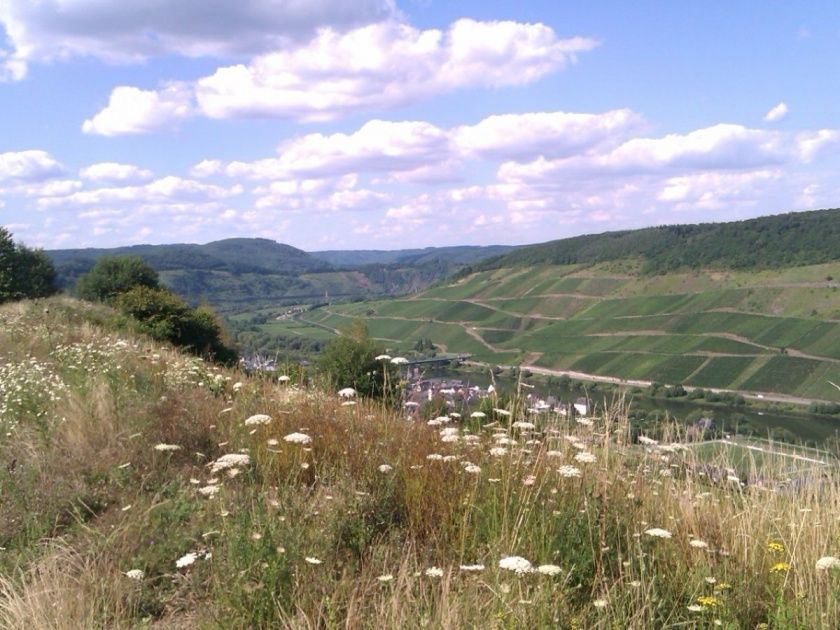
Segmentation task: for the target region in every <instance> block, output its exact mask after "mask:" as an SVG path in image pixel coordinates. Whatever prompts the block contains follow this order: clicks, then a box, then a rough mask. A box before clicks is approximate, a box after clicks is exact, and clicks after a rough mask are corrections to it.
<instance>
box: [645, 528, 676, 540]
mask: <svg viewBox="0 0 840 630" xmlns="http://www.w3.org/2000/svg"><path fill="white" fill-rule="evenodd" d="M645 534H647V535H648V536H653V537H654V538H670V537H671V532H669V531H668V530H667V529H661V528H659V527H652V528H650V529H646V530H645Z"/></svg>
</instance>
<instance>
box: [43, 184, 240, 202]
mask: <svg viewBox="0 0 840 630" xmlns="http://www.w3.org/2000/svg"><path fill="white" fill-rule="evenodd" d="M242 192H243V189H242V186H239V185H236V186H232V187H230V188H224V187H222V186H215V185H211V184H204V183H201V182H197V181H193V180H189V179H182V178H180V177H174V176H169V177H163V178H161V179H157V180H155V181H153V182H150V183H148V184H145V185H142V186H118V187H108V188H96V189H93V190H82V191H79V192H75V193H73V194H70V195H66V196H63V197H49V198H42V199H39V200H38V206H39V207H42V208H48V207H56V206H64V207H79V206H91V205H99V204H112V203H116V204H121V203H127V204H136V203H160V202H164V203H169V204H172V203H177V202H199V201H209V200H217V199H225V198H228V197H233V196H236V195H239V194H242Z"/></svg>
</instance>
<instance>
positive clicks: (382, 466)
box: [378, 464, 394, 473]
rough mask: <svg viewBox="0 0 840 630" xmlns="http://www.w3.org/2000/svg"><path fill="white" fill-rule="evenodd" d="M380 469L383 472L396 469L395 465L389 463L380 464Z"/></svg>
mask: <svg viewBox="0 0 840 630" xmlns="http://www.w3.org/2000/svg"><path fill="white" fill-rule="evenodd" d="M378 470H379V472H381V473H389V472H391V471H392V470H394V467H393V466H391V465H389V464H380V465H379V469H378Z"/></svg>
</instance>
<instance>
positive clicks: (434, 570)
mask: <svg viewBox="0 0 840 630" xmlns="http://www.w3.org/2000/svg"><path fill="white" fill-rule="evenodd" d="M425 573H426V576H427V577H435V578H439V577H443V569H441V568H439V567H429V568H428V569H426V571H425Z"/></svg>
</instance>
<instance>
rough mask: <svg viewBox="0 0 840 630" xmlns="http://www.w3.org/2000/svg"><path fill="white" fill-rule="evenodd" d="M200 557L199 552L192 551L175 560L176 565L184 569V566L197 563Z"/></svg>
mask: <svg viewBox="0 0 840 630" xmlns="http://www.w3.org/2000/svg"><path fill="white" fill-rule="evenodd" d="M197 559H198V554H197V553H195V552H192V551H191V552H190V553H188V554H186V555H183V556H181V557H180V558H178V559H177V560H176V561H175V566H176V567H177V568H179V569H183V568H184V567H188V566H190V565H192V564H194V563H195V561H196V560H197Z"/></svg>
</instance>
